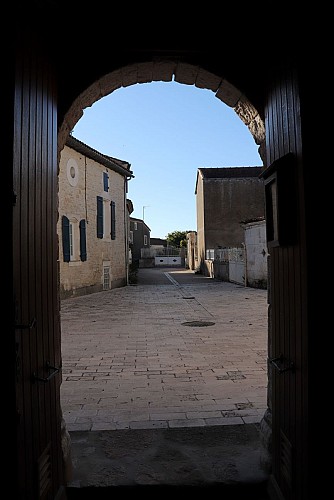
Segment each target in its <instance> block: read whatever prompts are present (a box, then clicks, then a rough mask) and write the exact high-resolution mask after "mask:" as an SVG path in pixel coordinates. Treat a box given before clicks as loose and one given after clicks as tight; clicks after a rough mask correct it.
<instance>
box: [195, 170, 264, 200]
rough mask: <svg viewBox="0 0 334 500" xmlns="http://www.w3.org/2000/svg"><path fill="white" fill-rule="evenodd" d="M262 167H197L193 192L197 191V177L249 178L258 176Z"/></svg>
mask: <svg viewBox="0 0 334 500" xmlns="http://www.w3.org/2000/svg"><path fill="white" fill-rule="evenodd" d="M262 171H263V167H211V168H209V167H207V168H198V169H197V177H196V187H195V194H196V193H197V184H198V177H199V174H201V176H202V178H203V179H249V178H252V177H259V176H260V174H261V172H262Z"/></svg>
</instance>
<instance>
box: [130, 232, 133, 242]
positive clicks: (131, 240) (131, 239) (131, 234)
mask: <svg viewBox="0 0 334 500" xmlns="http://www.w3.org/2000/svg"><path fill="white" fill-rule="evenodd" d="M129 242H130V243H133V231H130V235H129Z"/></svg>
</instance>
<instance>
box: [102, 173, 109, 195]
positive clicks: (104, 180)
mask: <svg viewBox="0 0 334 500" xmlns="http://www.w3.org/2000/svg"><path fill="white" fill-rule="evenodd" d="M108 180H109V176H108V174H107V172H103V189H104V190H105V191H107V192H108V191H109V186H108Z"/></svg>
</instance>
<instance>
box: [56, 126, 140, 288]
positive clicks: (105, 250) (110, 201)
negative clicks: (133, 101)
mask: <svg viewBox="0 0 334 500" xmlns="http://www.w3.org/2000/svg"><path fill="white" fill-rule="evenodd" d="M130 166H131V165H130V164H129V163H128V162H126V161H123V160H119V159H117V158H112V157H110V156H106V155H103V154H101V153H99V152H98V151H96V150H95V149H93V148H91V147H89V146H87V145H86V144H84V143H83V142H81V141H79V140H78V139H75V138H74V137H73V136H70V137H69V138H68V140H67V141H66V145H65V147H64V149H63V150H62V152H61V157H60V164H59V193H58V197H59V220H58V225H57V232H58V236H59V271H60V273H59V274H60V297H61V298H66V297H70V296H72V295H83V294H87V293H92V292H98V291H101V290H108V289H110V288H114V287H119V286H123V285H126V284H127V276H128V266H129V263H128V259H129V234H128V231H129V208H128V201H127V191H128V190H127V186H128V181H129V180H130V179H131V178H132V177H134V176H133V173H132V171H131V170H130Z"/></svg>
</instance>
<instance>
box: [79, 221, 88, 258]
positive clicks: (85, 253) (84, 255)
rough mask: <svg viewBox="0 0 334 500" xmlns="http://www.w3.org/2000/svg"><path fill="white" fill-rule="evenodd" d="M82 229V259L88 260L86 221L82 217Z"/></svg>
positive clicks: (80, 224)
mask: <svg viewBox="0 0 334 500" xmlns="http://www.w3.org/2000/svg"><path fill="white" fill-rule="evenodd" d="M79 229H80V259H81V260H82V261H85V260H87V246H86V221H85V219H82V220H81V221H80V222H79Z"/></svg>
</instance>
